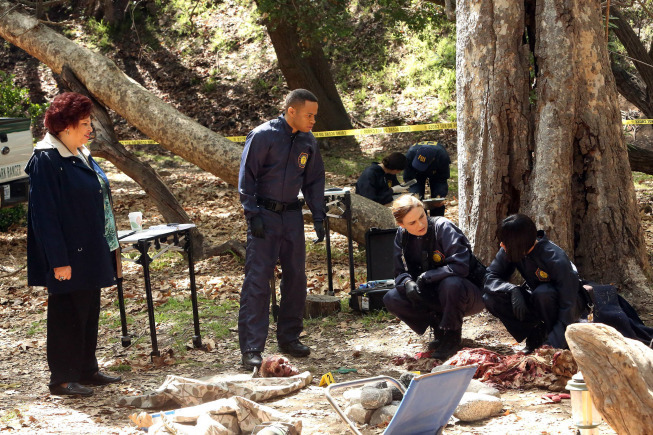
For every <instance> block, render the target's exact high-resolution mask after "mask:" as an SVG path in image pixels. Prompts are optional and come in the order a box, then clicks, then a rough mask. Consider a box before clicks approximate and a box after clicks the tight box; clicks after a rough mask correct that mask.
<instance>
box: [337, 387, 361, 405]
mask: <svg viewBox="0 0 653 435" xmlns="http://www.w3.org/2000/svg"><path fill="white" fill-rule="evenodd" d="M342 397H344V399H345V400H347V401H348V402H349V404H350V405H355V404H357V403H361V389H360V388H353V389H351V390H347V391H345V392H344V393H343V394H342Z"/></svg>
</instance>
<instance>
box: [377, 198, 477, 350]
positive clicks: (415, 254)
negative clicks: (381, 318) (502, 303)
mask: <svg viewBox="0 0 653 435" xmlns="http://www.w3.org/2000/svg"><path fill="white" fill-rule="evenodd" d="M392 213H393V214H394V217H395V220H396V221H397V224H398V225H399V226H400V228H398V229H397V236H396V238H395V248H394V249H395V250H394V258H395V260H394V264H395V285H396V287H395V288H394V289H392V290H390V291H389V292H388V293H387V294H386V295H385V296H384V298H383V303H384V305H385V306H386V308H387V309H388V311H390V312H391V313H393V314H394V315H396V316H397V317H399V318H400V319H401V320H402V321H403V322H405V323H406V325H408V326H409V327H410V328H411V329H412V330H413V331H415V332H417V333H418V334H420V335H421V334H423V333H424V332H426V330H427V328H428V327H432V328H433V330H434V334H435V337H436V339H435V340H434V341H433V342H431V343H430V344H429V349H431V350H433V351H434V352H433V354H432V356H433V358H437V359H445V358H447V357H449V356H450V355H452V354H453V353H455V352H456V351H457V350H458V349H459V347H460V344H461V332H462V325H463V317H464V316H470V315H472V314H476V313H479V312H481V311H482V310H483V308H484V305H483V296H482V292H481V289H480V288H479V286H478V285H477V284H474V283H473V282H472V281H475V282H478V283H479V284H480V283H482V278H483V274H484V272H485V270H484V268H483V266H482V265H480V263H478V262H477V260H476V258H475V257H474V256H473V255H472V251H471V248H470V244H469V241H468V240H467V237H465V235H464V234H463V233H462V231H460V229H458V227H456V226H455V225H454V224H453V223H452V222H451V221H450V220H449V219H446V218H444V217H427V216H426V212H425V211H424V206H423V204H422V202H421V201H419V200H418V199H417V198H415V197H413V196H410V195H404V196H401V197H399V199H397V200H396V201H395V202H394V203H393V204H392ZM473 276H474V277H476V278H472V277H473ZM470 278H471V280H470Z"/></svg>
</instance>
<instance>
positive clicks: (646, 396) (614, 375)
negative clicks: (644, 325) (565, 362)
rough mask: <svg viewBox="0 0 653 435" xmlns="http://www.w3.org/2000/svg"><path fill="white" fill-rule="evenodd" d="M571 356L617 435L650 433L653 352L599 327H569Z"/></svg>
mask: <svg viewBox="0 0 653 435" xmlns="http://www.w3.org/2000/svg"><path fill="white" fill-rule="evenodd" d="M565 337H566V338H567V343H569V348H570V349H571V353H572V354H573V356H574V359H575V360H576V363H578V368H579V369H580V371H581V372H582V373H583V377H584V378H585V383H586V384H587V388H588V389H589V391H590V393H591V394H592V397H593V398H594V406H596V409H598V411H599V412H600V413H601V415H602V416H603V419H604V420H605V421H606V422H607V423H608V424H609V425H610V427H612V429H614V430H615V431H616V432H617V433H627V434H642V435H643V434H645V433H649V434H650V433H651V432H650V431H651V428H652V427H653V413H652V412H651V409H653V349H651V348H649V347H647V346H646V345H645V344H643V343H641V342H639V341H636V340H631V339H629V338H625V337H624V336H623V335H621V334H620V333H619V332H618V331H617V330H616V329H614V328H612V327H611V326H607V325H603V324H600V323H577V324H574V325H569V326H568V327H567V331H566V333H565Z"/></svg>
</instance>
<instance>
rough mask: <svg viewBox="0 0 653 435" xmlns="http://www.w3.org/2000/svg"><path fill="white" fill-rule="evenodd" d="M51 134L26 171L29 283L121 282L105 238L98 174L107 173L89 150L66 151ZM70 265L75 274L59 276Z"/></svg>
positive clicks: (53, 289) (84, 286)
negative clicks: (84, 153)
mask: <svg viewBox="0 0 653 435" xmlns="http://www.w3.org/2000/svg"><path fill="white" fill-rule="evenodd" d="M55 140H56V139H54V138H53V137H52V136H50V135H49V134H48V135H46V138H45V139H44V141H43V142H46V146H45V147H44V146H40V145H42V143H39V146H37V148H36V149H35V150H34V154H33V155H32V157H31V158H30V160H29V162H28V163H27V166H26V168H25V172H26V173H27V174H28V175H29V178H30V191H29V203H28V214H27V283H28V285H31V286H46V287H47V288H48V293H51V294H60V293H71V292H74V291H80V290H91V289H97V288H100V287H109V286H111V285H113V284H115V272H114V268H113V263H112V258H111V255H112V254H111V252H110V251H109V245H108V244H107V242H106V239H105V238H104V220H105V217H104V200H103V197H102V188H101V186H100V182H99V181H98V175H100V176H101V177H103V178H104V181H105V182H106V183H107V186H108V185H109V180H108V179H107V177H106V175H105V174H104V172H103V171H102V169H100V167H99V166H98V165H97V163H96V162H95V161H94V160H93V158H91V157H90V155H89V156H88V161H89V162H90V165H91V166H92V167H93V169H91V168H89V167H88V166H87V165H86V164H85V163H84V161H83V160H82V159H81V158H80V157H76V156H72V155H71V156H69V157H62V155H61V154H60V153H59V151H58V150H57V148H56V147H47V142H48V141H49V142H50V143H52V142H53V141H55ZM62 266H70V267H71V279H70V280H65V281H58V280H56V279H55V278H54V270H53V269H54V268H55V267H62Z"/></svg>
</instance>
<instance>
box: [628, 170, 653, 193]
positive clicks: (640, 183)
mask: <svg viewBox="0 0 653 435" xmlns="http://www.w3.org/2000/svg"><path fill="white" fill-rule="evenodd" d="M633 183H634V184H635V190H646V189H651V188H653V175H648V174H644V173H643V172H636V171H633Z"/></svg>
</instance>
